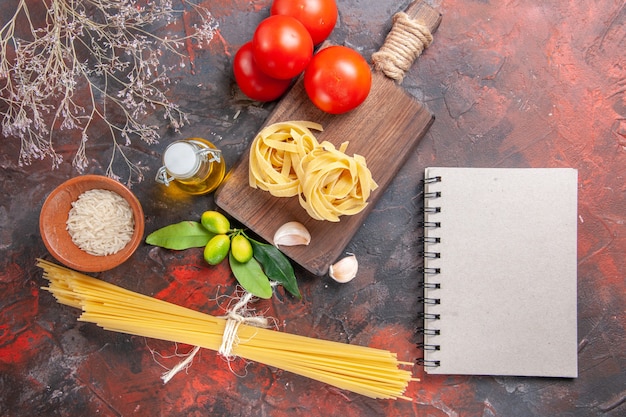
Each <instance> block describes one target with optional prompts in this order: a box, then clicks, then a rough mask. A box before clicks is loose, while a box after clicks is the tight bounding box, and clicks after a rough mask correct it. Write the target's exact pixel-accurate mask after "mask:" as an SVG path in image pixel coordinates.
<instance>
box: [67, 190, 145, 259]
mask: <svg viewBox="0 0 626 417" xmlns="http://www.w3.org/2000/svg"><path fill="white" fill-rule="evenodd" d="M134 228H135V220H134V217H133V211H132V209H131V208H130V205H129V204H128V202H127V201H126V200H124V199H123V198H122V197H121V196H120V195H119V194H117V193H115V192H113V191H109V190H100V189H96V190H89V191H85V192H84V193H82V194H81V195H80V196H78V199H77V200H76V201H74V202H73V203H72V208H71V209H70V212H69V216H68V219H67V231H68V232H69V234H70V236H71V237H72V241H73V242H74V244H75V245H76V246H78V247H79V248H81V249H82V250H84V251H85V252H87V253H89V254H91V255H95V256H106V255H112V254H114V253H117V252H119V251H120V250H122V249H123V248H124V246H126V244H127V243H128V242H130V240H131V238H132V236H133V231H134Z"/></svg>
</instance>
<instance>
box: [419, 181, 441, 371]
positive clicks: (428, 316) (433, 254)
mask: <svg viewBox="0 0 626 417" xmlns="http://www.w3.org/2000/svg"><path fill="white" fill-rule="evenodd" d="M437 182H441V177H440V176H436V177H432V178H425V179H424V180H423V183H424V185H427V184H433V183H437ZM440 197H441V192H440V191H433V192H424V200H432V199H436V198H440ZM423 213H424V214H429V215H436V214H438V213H441V207H440V206H436V205H435V206H426V207H424V209H423ZM420 225H421V227H423V228H424V230H426V229H429V230H433V229H438V228H440V227H441V223H440V222H437V221H431V219H428V221H426V219H425V220H424V221H423V222H422V223H421V224H420ZM422 243H423V244H425V245H426V244H429V245H436V244H438V243H441V237H438V236H423V237H422ZM429 249H430V248H429ZM421 254H422V256H423V257H424V259H439V258H441V253H440V252H437V251H433V250H423V251H422V253H421ZM420 272H421V273H422V274H423V275H424V276H426V275H437V274H439V273H440V272H441V270H440V269H439V268H434V267H426V266H424V267H423V268H421V271H420ZM420 288H422V289H424V290H437V289H439V288H441V284H440V283H439V282H426V280H422V282H421V283H420ZM419 302H420V303H423V304H424V305H431V306H434V305H438V304H440V303H441V299H439V298H435V297H429V296H426V294H425V295H424V296H423V297H420V298H419ZM419 318H420V319H421V320H423V322H424V325H423V326H422V327H419V328H418V329H417V333H418V334H421V335H423V336H438V335H440V333H441V331H440V330H439V329H436V328H432V327H431V326H429V325H428V324H427V322H430V321H435V320H439V319H440V315H439V314H436V313H425V312H423V313H420V314H419ZM431 324H432V323H431ZM417 346H418V348H421V349H422V350H423V351H438V350H440V345H438V344H435V343H428V342H426V341H423V342H420V343H418V344H417ZM417 363H418V364H419V365H422V366H424V367H437V366H439V365H440V362H439V361H438V360H429V359H425V358H421V359H418V360H417Z"/></svg>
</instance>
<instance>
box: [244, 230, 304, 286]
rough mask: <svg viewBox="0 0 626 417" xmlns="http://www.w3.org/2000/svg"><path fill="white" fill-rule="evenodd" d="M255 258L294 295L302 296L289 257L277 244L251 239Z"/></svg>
mask: <svg viewBox="0 0 626 417" xmlns="http://www.w3.org/2000/svg"><path fill="white" fill-rule="evenodd" d="M250 243H252V249H253V253H254V258H255V259H256V260H257V261H259V262H260V263H261V265H262V266H263V271H264V272H265V274H266V275H267V276H268V277H269V278H270V279H271V280H273V281H276V282H279V283H280V284H282V286H283V287H285V289H286V290H287V291H289V292H290V293H291V295H293V296H294V297H297V298H302V295H301V294H300V290H299V289H298V282H297V281H296V275H295V273H294V271H293V266H292V265H291V262H289V259H287V257H286V256H285V255H284V254H283V253H282V252H281V251H280V250H279V249H278V248H277V247H275V246H272V245H270V244H267V243H262V242H257V241H256V240H254V239H250Z"/></svg>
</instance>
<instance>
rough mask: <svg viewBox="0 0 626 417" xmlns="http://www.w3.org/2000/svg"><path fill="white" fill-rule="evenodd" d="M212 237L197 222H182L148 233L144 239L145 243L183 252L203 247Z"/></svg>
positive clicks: (212, 234) (211, 234)
mask: <svg viewBox="0 0 626 417" xmlns="http://www.w3.org/2000/svg"><path fill="white" fill-rule="evenodd" d="M213 236H215V234H214V233H211V232H209V231H208V230H206V229H205V228H204V227H203V226H202V224H200V223H199V222H193V221H182V222H180V223H175V224H170V225H169V226H165V227H162V228H161V229H158V230H155V231H154V232H152V233H150V234H149V235H148V237H146V243H147V244H148V245H154V246H160V247H162V248H166V249H175V250H183V249H189V248H201V247H204V246H206V244H207V243H208V242H209V240H211V238H212V237H213Z"/></svg>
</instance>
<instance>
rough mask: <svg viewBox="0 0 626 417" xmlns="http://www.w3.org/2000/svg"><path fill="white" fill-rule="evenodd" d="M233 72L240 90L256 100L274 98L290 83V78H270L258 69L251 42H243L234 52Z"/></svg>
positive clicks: (270, 99) (285, 89) (281, 93)
mask: <svg viewBox="0 0 626 417" xmlns="http://www.w3.org/2000/svg"><path fill="white" fill-rule="evenodd" d="M233 73H234V74H235V80H236V81H237V85H238V86H239V88H240V89H241V91H242V92H243V93H244V94H245V95H246V96H248V97H250V98H251V99H252V100H257V101H272V100H276V99H277V98H278V97H280V96H282V95H283V93H284V92H285V91H287V88H289V85H290V84H291V80H279V79H276V78H272V77H270V76H268V75H266V74H265V73H264V72H263V71H261V70H260V69H259V67H258V66H257V65H256V63H255V62H254V57H253V54H252V42H248V43H246V44H244V45H243V46H242V47H241V48H239V50H238V51H237V53H236V54H235V58H234V60H233Z"/></svg>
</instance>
